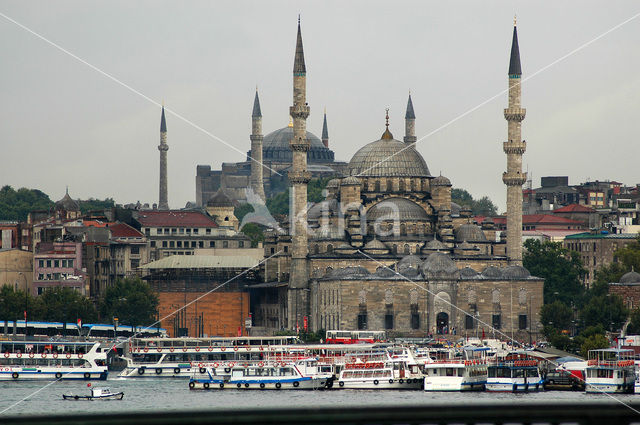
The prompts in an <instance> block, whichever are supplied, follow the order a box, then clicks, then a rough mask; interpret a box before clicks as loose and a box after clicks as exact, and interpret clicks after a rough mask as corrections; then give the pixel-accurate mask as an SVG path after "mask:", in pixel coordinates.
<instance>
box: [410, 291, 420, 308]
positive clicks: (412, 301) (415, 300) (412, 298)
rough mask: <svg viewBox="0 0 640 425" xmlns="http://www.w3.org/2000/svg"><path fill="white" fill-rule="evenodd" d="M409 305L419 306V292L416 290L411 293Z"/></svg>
mask: <svg viewBox="0 0 640 425" xmlns="http://www.w3.org/2000/svg"><path fill="white" fill-rule="evenodd" d="M409 304H411V305H414V304H418V290H417V289H415V288H413V289H411V290H410V291H409Z"/></svg>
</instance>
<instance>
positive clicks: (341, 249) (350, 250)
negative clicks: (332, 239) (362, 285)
mask: <svg viewBox="0 0 640 425" xmlns="http://www.w3.org/2000/svg"><path fill="white" fill-rule="evenodd" d="M333 250H334V251H335V252H338V253H340V254H355V252H356V251H357V249H355V248H354V247H352V246H351V245H349V244H348V243H346V242H342V243H341V244H339V245H338V246H336V247H335V248H334V249H333ZM367 273H368V272H367Z"/></svg>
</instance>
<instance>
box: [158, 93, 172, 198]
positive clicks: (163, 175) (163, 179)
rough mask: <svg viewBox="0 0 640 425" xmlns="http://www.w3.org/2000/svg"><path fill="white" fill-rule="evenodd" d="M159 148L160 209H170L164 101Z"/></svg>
mask: <svg viewBox="0 0 640 425" xmlns="http://www.w3.org/2000/svg"><path fill="white" fill-rule="evenodd" d="M158 150H159V151H160V188H159V192H160V194H159V196H158V209H160V210H168V209H169V201H168V194H167V186H168V182H167V151H168V150H169V145H167V121H166V119H165V117H164V102H163V105H162V115H161V116H160V145H158Z"/></svg>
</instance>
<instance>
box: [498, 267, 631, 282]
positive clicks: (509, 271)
mask: <svg viewBox="0 0 640 425" xmlns="http://www.w3.org/2000/svg"><path fill="white" fill-rule="evenodd" d="M502 276H503V277H504V278H505V279H527V278H528V277H530V276H531V273H529V270H527V269H525V268H524V267H522V266H516V265H514V266H507V267H504V268H503V269H502ZM639 276H640V275H639Z"/></svg>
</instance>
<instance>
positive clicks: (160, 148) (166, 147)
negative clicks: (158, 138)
mask: <svg viewBox="0 0 640 425" xmlns="http://www.w3.org/2000/svg"><path fill="white" fill-rule="evenodd" d="M158 150H159V151H160V152H166V151H168V150H169V145H158Z"/></svg>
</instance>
